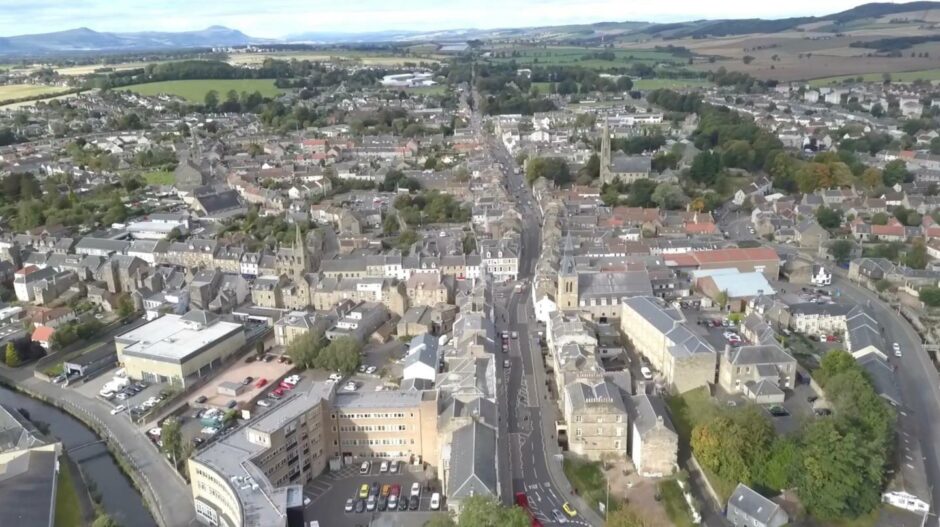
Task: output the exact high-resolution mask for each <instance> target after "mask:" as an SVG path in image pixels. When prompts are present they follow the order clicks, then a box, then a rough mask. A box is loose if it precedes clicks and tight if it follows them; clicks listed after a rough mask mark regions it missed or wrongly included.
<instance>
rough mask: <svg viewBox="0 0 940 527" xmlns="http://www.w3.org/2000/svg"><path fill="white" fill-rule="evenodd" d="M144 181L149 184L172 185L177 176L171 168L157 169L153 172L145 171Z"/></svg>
mask: <svg viewBox="0 0 940 527" xmlns="http://www.w3.org/2000/svg"><path fill="white" fill-rule="evenodd" d="M141 175H142V176H144V181H146V182H147V184H148V185H172V184H173V183H176V176H174V175H173V172H170V171H169V170H155V171H153V172H144V173H143V174H141Z"/></svg>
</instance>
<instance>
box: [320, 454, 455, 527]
mask: <svg viewBox="0 0 940 527" xmlns="http://www.w3.org/2000/svg"><path fill="white" fill-rule="evenodd" d="M360 463H361V462H360ZM381 463H382V461H381V460H374V461H372V462H371V463H370V466H369V469H368V472H367V473H366V474H360V464H359V463H354V464H351V465H347V466H345V467H343V468H342V469H340V470H339V471H336V472H330V473H327V474H324V475H322V476H320V477H318V478H317V479H315V480H314V481H312V482H311V483H309V484H308V485H306V486H305V487H304V496H305V497H306V498H307V499H309V500H310V502H309V503H308V504H307V508H306V511H305V518H304V519H305V521H308V522H309V521H318V522H320V525H330V526H333V525H336V526H340V527H343V526H348V527H354V526H359V525H365V524H369V523H370V522H371V521H372V520H375V519H377V518H380V517H382V516H394V519H395V520H396V522H397V524H399V525H423V524H424V522H425V521H427V519H428V518H429V517H430V515H431V498H432V495H433V494H434V493H435V492H439V491H440V488H439V487H438V486H437V485H436V483H431V484H429V482H428V481H427V479H426V477H425V472H424V469H423V466H422V465H409V464H406V463H399V466H398V470H397V472H394V473H393V472H392V471H391V469H392V467H391V466H389V469H388V470H387V471H386V472H382V471H381ZM390 465H391V464H390ZM415 483H417V484H418V489H417V492H418V496H417V497H416V498H414V499H412V497H411V496H412V487H413V485H414V484H415ZM363 485H365V486H366V489H365V490H364V491H363V488H362V487H363ZM386 486H387V487H386ZM395 486H397V492H398V494H399V495H400V496H402V497H405V498H407V500H408V504H407V507H406V508H405V510H402V508H401V507H402V506H403V503H404V502H405V500H404V499H400V498H399V499H396V500H393V501H395V502H396V506H395V508H394V510H393V509H391V508H389V506H388V504H389V501H390V499H389V498H388V497H386V498H384V499H383V498H382V494H383V493H384V494H386V496H390V495H392V494H394V493H395V492H396V488H395ZM362 495H366V496H375V495H377V497H375V498H371V499H370V498H368V497H367V498H360V496H362ZM349 500H352V501H351V502H349ZM370 501H371V502H372V503H374V507H372V510H369V508H370V506H369V505H368V503H369V502H370ZM412 502H414V504H412ZM349 504H351V506H352V510H351V511H347V510H346V508H347V507H348V506H349ZM439 507H440V509H441V510H444V509H446V507H447V506H446V503H445V502H444V501H443V499H441V501H440V503H439ZM383 509H384V510H383Z"/></svg>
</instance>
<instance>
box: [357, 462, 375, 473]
mask: <svg viewBox="0 0 940 527" xmlns="http://www.w3.org/2000/svg"><path fill="white" fill-rule="evenodd" d="M370 470H372V463H371V462H369V461H363V462H362V465H360V466H359V474H368V473H369V471H370Z"/></svg>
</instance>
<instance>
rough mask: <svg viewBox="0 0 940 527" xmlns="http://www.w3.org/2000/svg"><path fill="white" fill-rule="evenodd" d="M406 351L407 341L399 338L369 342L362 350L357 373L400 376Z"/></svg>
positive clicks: (392, 377) (389, 376) (391, 376)
mask: <svg viewBox="0 0 940 527" xmlns="http://www.w3.org/2000/svg"><path fill="white" fill-rule="evenodd" d="M407 353H408V343H407V342H402V341H400V340H391V341H389V342H384V343H382V344H370V345H368V346H366V347H365V348H364V349H363V350H362V365H361V366H360V368H359V373H360V374H367V375H372V376H375V377H385V378H390V379H394V378H398V377H401V375H402V359H403V358H404V357H405V355H406V354H407Z"/></svg>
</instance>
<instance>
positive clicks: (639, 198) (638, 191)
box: [627, 179, 656, 207]
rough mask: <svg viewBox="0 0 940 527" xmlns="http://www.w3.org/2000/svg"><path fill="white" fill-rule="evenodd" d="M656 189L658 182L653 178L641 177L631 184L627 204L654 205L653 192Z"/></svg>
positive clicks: (637, 205) (633, 205)
mask: <svg viewBox="0 0 940 527" xmlns="http://www.w3.org/2000/svg"><path fill="white" fill-rule="evenodd" d="M655 190H656V182H655V181H653V180H652V179H639V180H637V181H634V182H633V183H632V184H631V185H630V191H629V194H628V195H627V205H628V206H630V207H651V206H653V192H654V191H655Z"/></svg>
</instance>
